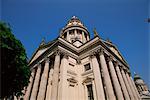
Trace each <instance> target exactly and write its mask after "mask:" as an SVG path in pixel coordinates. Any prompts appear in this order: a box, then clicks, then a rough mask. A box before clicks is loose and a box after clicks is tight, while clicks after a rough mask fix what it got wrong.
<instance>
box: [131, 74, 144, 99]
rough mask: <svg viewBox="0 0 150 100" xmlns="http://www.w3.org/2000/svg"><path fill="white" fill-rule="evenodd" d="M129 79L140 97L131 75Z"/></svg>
mask: <svg viewBox="0 0 150 100" xmlns="http://www.w3.org/2000/svg"><path fill="white" fill-rule="evenodd" d="M130 80H131V83H132V85H133V87H134V89H135V91H136V94H137V96H138V98H139V99H141V97H140V94H139V92H138V90H137V88H136V86H135V83H134V81H133V79H132V77H131V76H130Z"/></svg>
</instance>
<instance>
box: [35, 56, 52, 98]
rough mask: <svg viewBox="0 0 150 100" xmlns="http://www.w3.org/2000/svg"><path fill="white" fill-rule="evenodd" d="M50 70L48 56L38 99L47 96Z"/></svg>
mask: <svg viewBox="0 0 150 100" xmlns="http://www.w3.org/2000/svg"><path fill="white" fill-rule="evenodd" d="M48 71H49V58H46V61H45V66H44V70H43V74H42V77H41V82H40V88H39V93H38V97H37V100H44V98H45V93H46V86H47V80H48Z"/></svg>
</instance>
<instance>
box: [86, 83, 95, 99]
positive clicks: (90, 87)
mask: <svg viewBox="0 0 150 100" xmlns="http://www.w3.org/2000/svg"><path fill="white" fill-rule="evenodd" d="M87 91H88V100H94V97H93V89H92V84H90V85H87Z"/></svg>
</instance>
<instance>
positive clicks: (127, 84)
mask: <svg viewBox="0 0 150 100" xmlns="http://www.w3.org/2000/svg"><path fill="white" fill-rule="evenodd" d="M121 73H122V76H123V79H124V82H125V85H126V87H127V90H128V93H129V95H130V98H131V100H136V99H135V98H134V95H133V93H132V90H131V88H130V86H129V82H128V80H127V78H126V75H125V72H124V70H123V69H122V70H121Z"/></svg>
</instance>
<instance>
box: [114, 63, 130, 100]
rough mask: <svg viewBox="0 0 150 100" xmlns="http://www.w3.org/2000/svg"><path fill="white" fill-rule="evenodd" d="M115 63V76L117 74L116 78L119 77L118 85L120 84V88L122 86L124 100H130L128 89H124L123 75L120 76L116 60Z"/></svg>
mask: <svg viewBox="0 0 150 100" xmlns="http://www.w3.org/2000/svg"><path fill="white" fill-rule="evenodd" d="M115 64H116V72H117V76H118V79H119V82H120V85H121V88H122V91H123V94H124V97H125V100H130V97H129V94H128V91H127V89H126V86H125V83H124V80H123V77H122V75H121V72H120V69H119V66H118V63H117V62H116V63H115Z"/></svg>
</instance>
